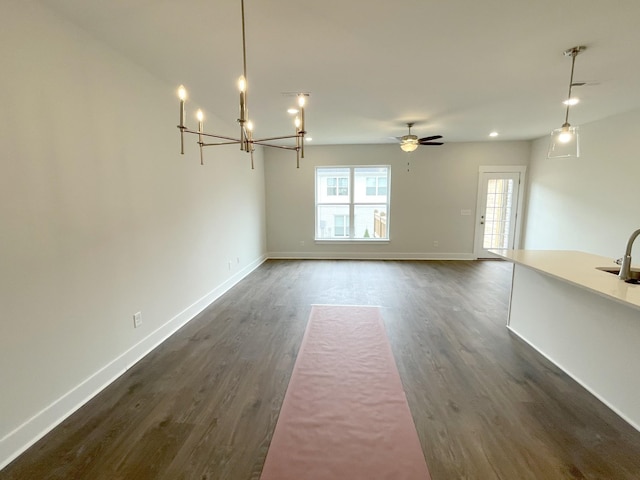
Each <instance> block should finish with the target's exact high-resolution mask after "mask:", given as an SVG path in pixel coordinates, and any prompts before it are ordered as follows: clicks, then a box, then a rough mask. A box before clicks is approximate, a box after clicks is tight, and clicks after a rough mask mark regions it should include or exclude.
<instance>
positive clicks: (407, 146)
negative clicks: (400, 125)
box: [397, 123, 443, 152]
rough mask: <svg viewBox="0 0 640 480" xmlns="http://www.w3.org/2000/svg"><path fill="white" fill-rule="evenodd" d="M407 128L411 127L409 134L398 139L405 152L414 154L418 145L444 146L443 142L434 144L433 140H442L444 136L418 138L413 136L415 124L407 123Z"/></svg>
mask: <svg viewBox="0 0 640 480" xmlns="http://www.w3.org/2000/svg"><path fill="white" fill-rule="evenodd" d="M407 127H409V134H408V135H404V136H403V137H397V138H398V140H400V148H401V149H402V150H403V151H405V152H413V151H414V150H415V149H416V148H418V145H443V143H442V142H434V141H433V140H437V139H439V138H442V135H433V136H431V137H424V138H418V137H417V136H415V135H411V127H413V123H407Z"/></svg>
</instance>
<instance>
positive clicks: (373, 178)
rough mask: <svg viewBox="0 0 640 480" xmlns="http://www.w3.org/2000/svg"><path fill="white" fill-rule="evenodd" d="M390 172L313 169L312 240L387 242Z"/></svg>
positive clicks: (378, 168)
mask: <svg viewBox="0 0 640 480" xmlns="http://www.w3.org/2000/svg"><path fill="white" fill-rule="evenodd" d="M390 171H391V167H389V166H375V167H374V166H369V167H317V168H316V240H365V241H366V240H388V239H389V229H388V225H389V195H388V192H389V175H390Z"/></svg>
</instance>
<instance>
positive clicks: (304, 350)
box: [260, 306, 431, 480]
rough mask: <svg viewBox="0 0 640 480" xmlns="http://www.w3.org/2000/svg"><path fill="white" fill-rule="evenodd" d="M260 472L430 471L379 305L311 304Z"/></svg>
mask: <svg viewBox="0 0 640 480" xmlns="http://www.w3.org/2000/svg"><path fill="white" fill-rule="evenodd" d="M260 478H261V480H347V479H348V480H359V479H362V480H365V479H366V480H378V479H380V480H383V479H389V480H391V479H393V480H414V479H415V480H418V479H420V480H425V479H430V478H431V477H430V475H429V471H428V469H427V465H426V463H425V460H424V456H423V453H422V449H421V448H420V441H419V440H418V435H417V433H416V429H415V426H414V423H413V419H412V417H411V412H410V411H409V405H408V404H407V399H406V397H405V394H404V390H403V388H402V383H401V381H400V376H399V375H398V370H397V368H396V364H395V361H394V359H393V354H392V353H391V347H390V345H389V341H388V340H387V336H386V333H385V330H384V324H383V323H382V316H381V314H380V309H379V308H377V307H351V306H313V307H312V310H311V317H310V318H309V324H308V325H307V330H306V332H305V335H304V338H303V340H302V345H301V346H300V351H299V352H298V358H297V360H296V364H295V367H294V369H293V373H292V376H291V380H290V382H289V387H288V389H287V393H286V395H285V399H284V402H283V404H282V409H281V410H280V417H279V418H278V423H277V424H276V429H275V431H274V434H273V439H272V440H271V446H270V447H269V451H268V453H267V458H266V461H265V464H264V469H263V471H262V476H261V477H260Z"/></svg>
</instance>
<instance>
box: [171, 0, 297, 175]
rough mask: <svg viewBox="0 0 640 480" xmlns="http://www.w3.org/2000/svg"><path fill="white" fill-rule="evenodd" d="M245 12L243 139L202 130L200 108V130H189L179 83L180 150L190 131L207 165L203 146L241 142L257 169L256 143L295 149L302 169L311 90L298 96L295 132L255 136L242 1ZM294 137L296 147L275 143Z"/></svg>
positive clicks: (241, 85) (240, 85)
mask: <svg viewBox="0 0 640 480" xmlns="http://www.w3.org/2000/svg"><path fill="white" fill-rule="evenodd" d="M240 5H241V12H242V65H243V71H242V76H241V77H240V78H239V79H238V89H239V90H240V118H238V123H239V124H240V138H232V137H227V136H224V135H218V134H213V133H205V132H204V129H203V125H204V115H203V113H202V111H201V110H198V130H197V131H195V130H190V129H188V128H187V127H186V126H185V101H186V99H187V91H186V89H185V88H184V86H182V85H180V88H178V97H179V98H180V125H178V128H179V129H180V153H181V154H184V134H185V133H191V134H195V135H198V142H197V143H198V145H199V146H200V164H201V165H204V159H203V154H202V149H203V147H212V146H218V145H234V144H235V145H240V150H242V151H244V152H247V153H250V154H251V168H254V164H253V152H254V150H255V146H256V145H261V146H263V147H273V148H282V149H285V150H294V151H295V152H296V165H297V167H298V168H300V158H301V157H302V158H304V140H305V135H306V133H307V132H306V130H305V121H304V106H305V103H306V99H307V97H308V96H309V94H308V93H298V94H296V96H297V99H298V111H297V112H296V113H297V116H296V119H295V134H293V135H283V136H278V137H270V138H260V139H254V138H253V123H252V122H251V121H250V120H249V113H248V112H249V108H248V106H247V88H248V87H247V45H246V39H245V22H244V0H241V1H240ZM203 137H212V138H217V139H219V140H224V141H223V142H216V143H204V142H203ZM286 139H295V142H296V144H295V146H286V145H279V144H275V143H272V142H275V141H280V140H286Z"/></svg>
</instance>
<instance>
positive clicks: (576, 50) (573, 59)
mask: <svg viewBox="0 0 640 480" xmlns="http://www.w3.org/2000/svg"><path fill="white" fill-rule="evenodd" d="M578 53H580V47H575V48H573V49H572V50H571V54H570V55H571V78H570V79H569V95H568V96H567V113H566V114H565V117H564V123H565V125H569V108H570V107H571V104H570V101H571V89H572V88H573V69H574V67H575V65H576V57H577V56H578Z"/></svg>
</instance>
